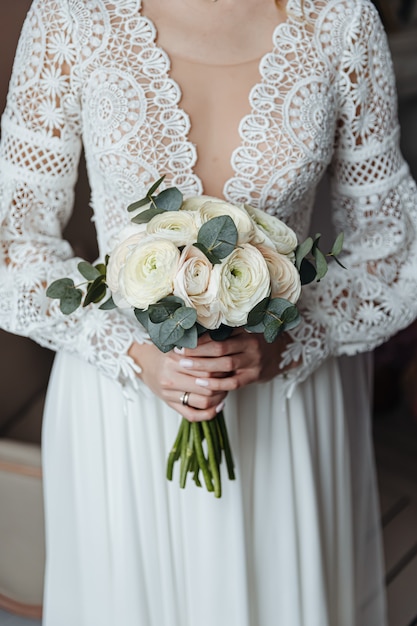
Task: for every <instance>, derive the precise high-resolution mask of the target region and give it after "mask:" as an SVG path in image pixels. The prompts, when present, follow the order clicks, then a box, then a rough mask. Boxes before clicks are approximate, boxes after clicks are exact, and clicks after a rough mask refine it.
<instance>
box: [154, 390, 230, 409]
mask: <svg viewBox="0 0 417 626" xmlns="http://www.w3.org/2000/svg"><path fill="white" fill-rule="evenodd" d="M200 389H201V388H200ZM226 395H227V394H226V392H216V393H211V394H210V395H203V394H201V393H200V390H199V389H198V387H197V388H196V391H195V392H194V391H191V392H188V393H187V392H185V393H183V392H178V391H172V392H169V393H168V394H167V395H166V397H165V398H164V399H165V400H166V401H169V402H170V403H171V404H178V402H180V403H181V405H182V406H188V407H190V408H192V409H198V410H206V409H211V408H213V407H214V408H216V407H217V405H218V404H220V403H221V402H222V401H223V400H224V399H225V398H226ZM184 400H185V403H184Z"/></svg>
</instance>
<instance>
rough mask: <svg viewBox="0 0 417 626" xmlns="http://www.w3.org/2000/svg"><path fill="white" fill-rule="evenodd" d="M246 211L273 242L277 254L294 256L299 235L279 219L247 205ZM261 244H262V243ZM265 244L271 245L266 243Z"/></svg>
mask: <svg viewBox="0 0 417 626" xmlns="http://www.w3.org/2000/svg"><path fill="white" fill-rule="evenodd" d="M245 209H246V210H247V212H248V213H249V215H250V216H251V218H252V219H253V221H254V222H255V224H256V226H257V227H258V228H259V229H260V230H261V231H262V232H263V233H264V234H265V235H266V237H267V238H268V239H269V240H270V241H272V243H273V245H274V246H275V249H276V250H277V252H280V253H281V254H287V255H291V256H293V254H294V250H295V248H296V247H297V245H298V241H297V235H296V234H295V232H294V231H293V230H292V229H291V228H290V227H289V226H287V225H286V224H284V222H282V221H281V220H280V219H278V218H277V217H274V216H273V215H269V214H268V213H265V211H261V210H260V209H256V208H255V207H253V206H250V205H249V204H245ZM260 243H261V242H260ZM265 243H269V242H268V241H266V242H265Z"/></svg>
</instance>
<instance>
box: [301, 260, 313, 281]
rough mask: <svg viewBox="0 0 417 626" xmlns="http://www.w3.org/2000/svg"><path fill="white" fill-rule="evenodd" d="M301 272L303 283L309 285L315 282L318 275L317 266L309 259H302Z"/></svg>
mask: <svg viewBox="0 0 417 626" xmlns="http://www.w3.org/2000/svg"><path fill="white" fill-rule="evenodd" d="M299 272H300V279H301V284H302V285H308V284H309V283H311V282H313V280H314V279H315V278H316V275H317V271H316V268H315V267H314V265H313V264H312V263H310V261H308V260H307V259H302V261H301V266H300V268H299Z"/></svg>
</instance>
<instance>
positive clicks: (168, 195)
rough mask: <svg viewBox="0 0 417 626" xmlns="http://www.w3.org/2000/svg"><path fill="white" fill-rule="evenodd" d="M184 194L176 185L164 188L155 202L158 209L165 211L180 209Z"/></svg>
mask: <svg viewBox="0 0 417 626" xmlns="http://www.w3.org/2000/svg"><path fill="white" fill-rule="evenodd" d="M182 201H183V195H182V193H181V192H180V190H179V189H177V188H176V187H170V188H169V189H164V191H161V193H160V194H158V195H157V196H156V198H155V199H154V202H155V204H156V206H157V207H158V209H162V210H164V211H178V210H179V209H180V208H181V205H182Z"/></svg>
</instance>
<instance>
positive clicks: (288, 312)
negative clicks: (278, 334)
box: [281, 304, 301, 330]
mask: <svg viewBox="0 0 417 626" xmlns="http://www.w3.org/2000/svg"><path fill="white" fill-rule="evenodd" d="M281 319H282V321H283V326H284V328H283V330H291V329H293V328H295V327H296V326H298V324H299V323H300V319H301V317H300V312H299V310H298V309H297V307H296V306H295V305H294V304H293V305H291V306H290V307H288V308H287V309H285V311H284V312H283V314H282V317H281Z"/></svg>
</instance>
